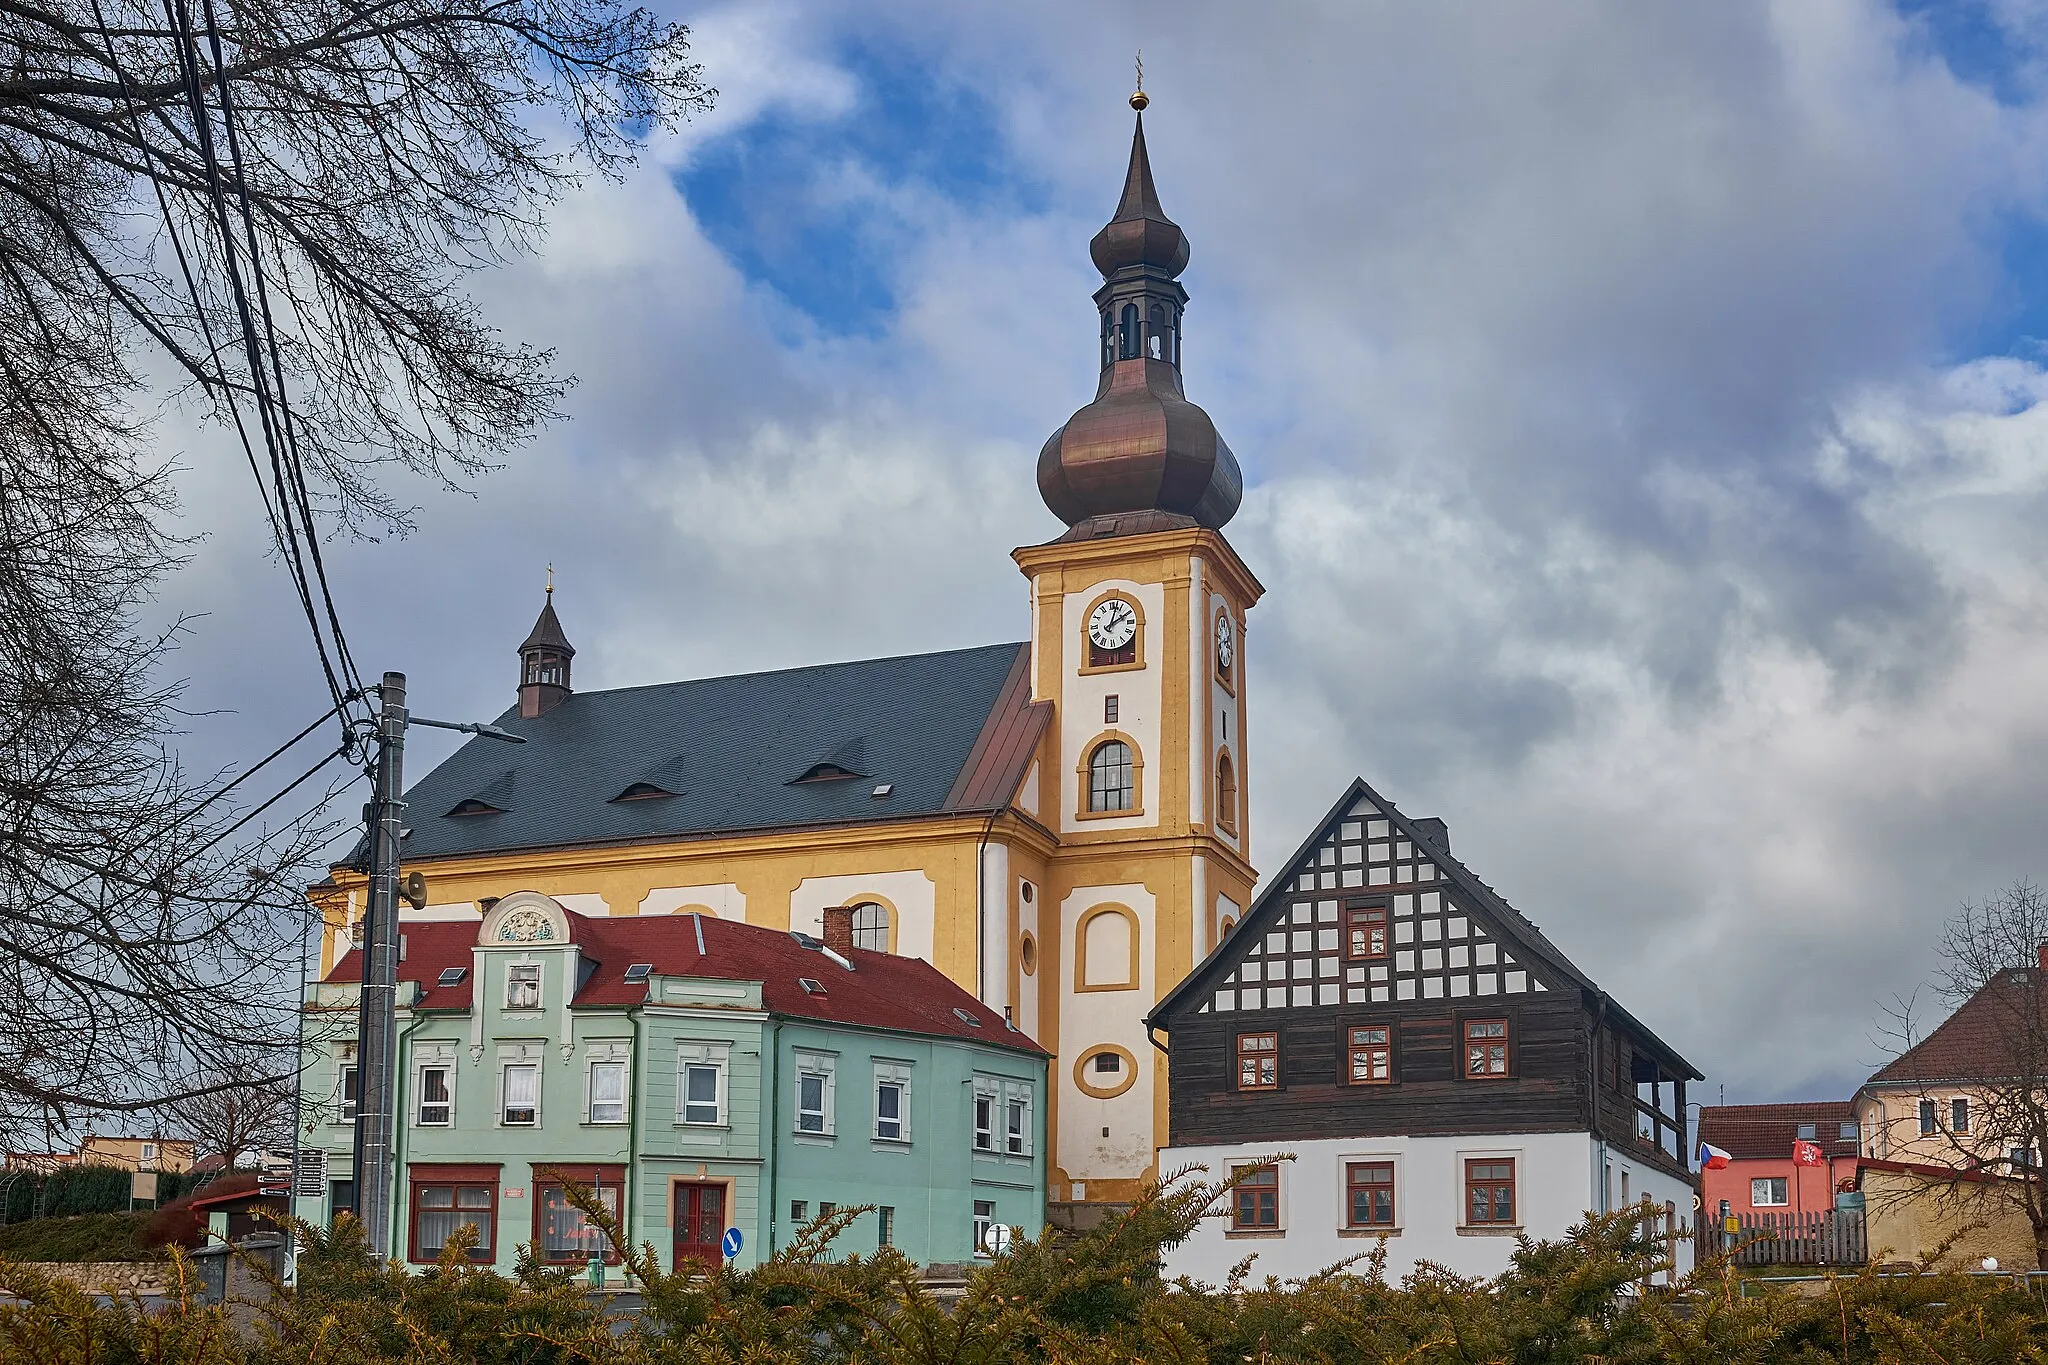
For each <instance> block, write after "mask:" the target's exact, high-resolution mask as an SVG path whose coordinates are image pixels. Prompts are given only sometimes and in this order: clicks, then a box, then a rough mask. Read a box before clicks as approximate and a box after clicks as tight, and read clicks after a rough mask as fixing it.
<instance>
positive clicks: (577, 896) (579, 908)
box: [555, 891, 612, 919]
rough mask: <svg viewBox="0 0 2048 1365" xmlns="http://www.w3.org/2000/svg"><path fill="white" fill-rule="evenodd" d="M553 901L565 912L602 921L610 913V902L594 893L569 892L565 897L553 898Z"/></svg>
mask: <svg viewBox="0 0 2048 1365" xmlns="http://www.w3.org/2000/svg"><path fill="white" fill-rule="evenodd" d="M555 900H556V901H557V902H559V903H560V904H561V905H562V907H563V908H564V909H566V910H569V911H571V912H573V913H575V914H578V915H589V916H591V917H593V918H596V919H603V918H604V917H605V916H606V915H609V914H610V913H611V912H612V907H611V902H610V901H607V900H606V899H605V898H604V897H603V896H600V895H598V894H597V893H596V892H595V891H571V892H570V893H568V894H567V895H564V896H557V897H555Z"/></svg>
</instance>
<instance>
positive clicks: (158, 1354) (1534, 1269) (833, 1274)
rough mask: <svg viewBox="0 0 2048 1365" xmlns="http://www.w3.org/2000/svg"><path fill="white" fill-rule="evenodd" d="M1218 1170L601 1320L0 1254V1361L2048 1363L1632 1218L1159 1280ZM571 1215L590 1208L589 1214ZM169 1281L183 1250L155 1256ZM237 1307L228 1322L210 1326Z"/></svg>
mask: <svg viewBox="0 0 2048 1365" xmlns="http://www.w3.org/2000/svg"><path fill="white" fill-rule="evenodd" d="M1224 1188H1225V1187H1221V1186H1216V1185H1208V1184H1203V1183H1201V1182H1199V1181H1196V1180H1193V1179H1179V1180H1175V1181H1170V1182H1169V1183H1168V1184H1167V1185H1166V1186H1165V1187H1164V1188H1163V1189H1158V1190H1154V1191H1152V1192H1150V1193H1149V1194H1148V1195H1147V1196H1146V1197H1145V1198H1143V1199H1141V1200H1140V1201H1139V1202H1138V1203H1137V1205H1136V1206H1135V1207H1134V1208H1133V1209H1132V1210H1131V1211H1130V1212H1129V1213H1128V1214H1126V1215H1124V1216H1122V1217H1119V1218H1116V1219H1114V1220H1112V1221H1110V1222H1108V1223H1106V1224H1105V1225H1104V1226H1103V1227H1101V1228H1098V1229H1096V1230H1094V1231H1091V1232H1089V1233H1087V1234H1084V1235H1079V1236H1061V1235H1058V1234H1053V1233H1047V1234H1046V1235H1043V1236H1041V1237H1039V1238H1038V1239H1036V1240H1035V1241H1029V1242H1025V1241H1020V1242H1018V1243H1017V1244H1016V1245H1015V1246H1014V1247H1013V1249H1012V1250H1011V1252H1010V1253H1009V1254H1008V1255H1006V1256H1003V1257H1002V1258H1000V1259H998V1260H997V1261H995V1262H993V1263H992V1264H990V1265H988V1266H987V1267H985V1268H983V1269H980V1270H978V1271H976V1272H975V1273H974V1274H973V1275H972V1277H971V1278H970V1280H969V1282H968V1284H967V1287H966V1289H965V1291H964V1292H963V1293H961V1294H960V1295H958V1296H957V1297H955V1298H942V1297H941V1296H939V1295H936V1294H934V1293H933V1292H932V1290H931V1289H930V1288H929V1287H928V1286H927V1285H926V1284H925V1283H924V1282H923V1281H922V1280H921V1279H920V1278H919V1272H918V1268H917V1267H915V1266H913V1265H911V1264H910V1263H909V1262H908V1261H906V1260H904V1258H903V1257H902V1256H901V1255H900V1254H898V1253H897V1252H896V1251H894V1250H893V1249H890V1248H883V1249H882V1250H881V1251H879V1252H877V1253H874V1254H872V1255H866V1254H854V1255H848V1256H846V1257H845V1258H844V1259H843V1260H833V1259H831V1257H830V1255H829V1251H830V1242H831V1240H832V1238H833V1237H834V1236H835V1235H837V1233H839V1232H840V1231H842V1230H843V1229H844V1228H845V1227H846V1226H847V1225H848V1224H849V1223H850V1222H851V1220H852V1219H853V1218H854V1217H855V1216H857V1215H858V1214H859V1213H861V1212H864V1210H855V1209H842V1210H840V1211H838V1212H837V1213H835V1214H834V1215H832V1216H831V1217H830V1218H827V1219H821V1220H819V1221H818V1222H816V1223H814V1224H812V1225H811V1226H810V1227H809V1228H807V1229H806V1230H805V1231H804V1233H803V1234H802V1235H801V1236H800V1237H799V1238H798V1239H797V1241H796V1243H795V1245H793V1246H791V1247H788V1248H786V1249H784V1250H783V1251H781V1252H780V1253H778V1254H777V1255H776V1256H775V1257H774V1259H773V1260H771V1261H769V1262H768V1263H766V1264H764V1265H762V1266H760V1267H758V1268H755V1269H753V1270H749V1271H744V1272H736V1271H732V1270H729V1269H727V1270H720V1271H715V1272H710V1273H703V1272H699V1271H696V1270H694V1269H690V1270H684V1271H681V1272H678V1273H676V1274H668V1273H665V1272H663V1271H662V1270H661V1269H660V1268H659V1265H658V1263H657V1262H656V1259H655V1256H654V1252H653V1249H652V1248H651V1247H649V1248H646V1249H644V1250H641V1251H634V1250H633V1249H631V1248H628V1247H623V1246H619V1242H618V1238H617V1237H616V1236H614V1237H613V1241H614V1245H615V1247H617V1249H619V1250H620V1251H622V1252H623V1253H625V1255H626V1259H627V1262H628V1265H627V1268H628V1271H629V1273H630V1274H631V1275H632V1277H633V1278H634V1279H635V1280H637V1281H638V1284H637V1285H636V1287H637V1288H638V1289H639V1291H640V1295H641V1302H642V1305H643V1307H642V1311H640V1312H639V1313H638V1314H636V1315H630V1316H627V1315H621V1314H618V1313H616V1312H615V1311H614V1310H612V1309H610V1308H609V1307H608V1306H607V1304H606V1303H605V1301H604V1300H603V1296H601V1295H592V1294H590V1293H588V1292H587V1291H586V1290H585V1289H583V1288H582V1287H581V1285H580V1282H579V1280H578V1279H577V1278H576V1277H575V1276H573V1275H571V1274H570V1273H568V1272H566V1271H562V1270H557V1269H550V1268H545V1267H541V1266H537V1265H535V1264H532V1263H531V1262H522V1263H521V1265H520V1267H519V1269H518V1272H517V1274H516V1275H514V1276H511V1277H506V1276H501V1275H498V1274H496V1273H495V1272H493V1271H491V1270H489V1269H485V1268H480V1267H474V1266H470V1265H468V1264H466V1263H464V1262H463V1260H462V1256H463V1253H464V1252H465V1251H466V1250H467V1245H466V1244H467V1242H468V1241H470V1240H471V1236H470V1234H468V1233H467V1232H464V1233H462V1234H459V1235H458V1236H456V1237H454V1238H451V1239H450V1241H449V1245H448V1248H447V1251H446V1254H445V1255H444V1257H443V1259H442V1261H441V1262H440V1264H439V1265H438V1266H436V1267H433V1268H431V1269H430V1270H428V1271H427V1272H426V1273H424V1274H413V1273H409V1272H408V1271H407V1270H405V1269H404V1268H403V1267H400V1266H397V1265H388V1264H380V1263H379V1262H378V1261H377V1260H376V1259H375V1258H374V1257H372V1256H370V1255H369V1254H368V1252H367V1251H366V1249H365V1245H364V1243H363V1240H362V1237H361V1234H360V1230H359V1229H358V1228H357V1227H356V1225H355V1224H354V1222H353V1220H350V1219H347V1218H344V1219H342V1220H340V1221H339V1222H338V1223H337V1225H336V1227H335V1228H334V1229H333V1230H332V1231H323V1230H319V1229H314V1228H310V1227H307V1226H304V1225H302V1224H294V1225H293V1226H292V1231H293V1235H294V1236H295V1237H297V1238H298V1239H299V1242H300V1246H301V1254H300V1260H299V1274H298V1283H297V1286H296V1288H295V1289H291V1290H285V1289H283V1288H282V1287H279V1292H277V1293H276V1294H275V1296H274V1297H271V1298H269V1299H267V1300H266V1301H265V1302H263V1303H262V1304H260V1305H258V1306H256V1307H255V1308H254V1309H253V1310H252V1309H250V1308H247V1307H244V1308H240V1309H231V1308H223V1307H219V1306H205V1305H201V1304H199V1303H197V1302H195V1301H194V1300H193V1299H192V1298H190V1297H189V1296H187V1297H183V1298H180V1299H178V1300H177V1301H175V1302H173V1303H172V1304H171V1305H170V1306H169V1307H168V1308H166V1309H164V1310H162V1311H161V1312H149V1311H145V1310H142V1309H140V1308H138V1307H136V1306H134V1305H127V1304H120V1303H114V1304H104V1305H102V1304H95V1303H93V1302H92V1301H91V1300H89V1299H88V1298H87V1297H85V1296H84V1295H82V1294H80V1293H79V1292H78V1291H77V1290H75V1289H73V1288H71V1287H69V1286H67V1285H63V1284H59V1283H55V1282H52V1281H49V1280H46V1279H43V1278H41V1277H39V1276H38V1275H36V1274H34V1273H33V1272H29V1271H25V1270H23V1269H21V1268H20V1267H18V1266H8V1265H6V1264H0V1290H5V1291H7V1292H9V1293H12V1294H14V1295H17V1296H19V1297H20V1299H21V1300H22V1302H21V1303H20V1304H19V1305H17V1306H6V1305H0V1362H5V1363H6V1365H16V1362H21V1363H22V1365H27V1363H28V1362H34V1365H53V1363H60V1365H99V1362H108V1365H113V1363H114V1362H120V1365H129V1362H146V1365H427V1362H435V1363H436V1365H456V1363H457V1362H460V1363H461V1365H742V1363H743V1362H744V1365H799V1363H801V1365H837V1363H839V1362H845V1365H855V1363H856V1362H858V1363H859V1365H913V1363H914V1365H940V1362H944V1363H945V1365H1083V1363H1084V1362H1086V1363H1087V1365H1097V1363H1098V1362H1103V1363H1108V1362H1138V1361H1144V1362H1175V1363H1182V1362H1185V1363H1187V1365H1193V1363H1194V1362H1201V1365H1241V1363H1246V1362H1258V1363H1259V1365H1266V1363H1267V1362H1298V1363H1299V1365H1337V1363H1338V1362H1347V1363H1348V1362H1354V1361H1366V1362H1376V1363H1378V1365H1394V1363H1395V1362H1400V1363H1401V1365H1482V1362H1484V1363H1486V1365H1505V1363H1508V1362H1512V1363H1513V1365H1665V1363H1667V1362H1668V1363H1670V1365H1709V1362H1712V1365H1723V1363H1724V1362H1727V1363H1730V1365H1822V1363H1823V1362H1833V1363H1834V1365H1925V1362H1933V1361H1939V1362H1945V1365H2048V1310H2044V1307H2043V1304H2042V1302H2041V1301H2040V1300H2039V1299H2037V1298H2036V1297H2034V1296H2033V1295H2031V1294H2030V1293H2029V1292H2028V1291H2027V1290H2026V1289H2024V1288H2022V1287H2018V1286H2016V1285H2015V1284H2014V1283H2013V1282H2012V1281H2011V1280H2009V1279H2005V1278H1993V1277H1971V1276H1963V1275H1954V1274H1937V1273H1931V1272H1929V1273H1914V1274H1906V1275H1889V1276H1883V1275H1879V1274H1877V1273H1876V1272H1874V1271H1872V1272H1866V1273H1863V1274H1860V1275H1852V1276H1843V1277H1840V1278H1836V1279H1832V1280H1829V1281H1826V1282H1824V1283H1823V1284H1822V1285H1821V1291H1822V1292H1820V1293H1814V1294H1788V1293H1783V1292H1779V1291H1775V1290H1761V1291H1759V1290H1758V1289H1757V1288H1756V1287H1755V1286H1749V1287H1748V1292H1744V1287H1743V1285H1742V1284H1741V1282H1739V1281H1736V1280H1733V1279H1731V1278H1729V1277H1726V1276H1724V1275H1723V1274H1721V1273H1720V1271H1719V1269H1718V1268H1717V1267H1713V1266H1708V1267H1705V1268H1703V1269H1702V1270H1700V1271H1698V1272H1696V1273H1695V1274H1693V1275H1692V1276H1690V1277H1688V1278H1687V1279H1685V1280H1683V1281H1682V1282H1681V1283H1679V1284H1677V1285H1675V1286H1664V1285H1661V1284H1659V1285H1656V1286H1651V1285H1650V1283H1649V1282H1650V1280H1651V1278H1652V1277H1654V1276H1660V1275H1662V1274H1663V1273H1664V1272H1665V1271H1666V1270H1668V1266H1667V1265H1666V1263H1665V1262H1664V1260H1663V1258H1662V1251H1661V1247H1660V1245H1659V1244H1658V1243H1656V1242H1654V1241H1646V1240H1643V1238H1642V1236H1641V1234H1640V1231H1639V1228H1640V1226H1641V1224H1640V1223H1639V1222H1638V1219H1639V1218H1640V1214H1639V1213H1637V1212H1624V1213H1621V1214H1616V1215H1611V1216H1608V1217H1603V1218H1589V1219H1588V1220H1587V1221H1586V1222H1585V1223H1584V1224H1583V1225H1581V1226H1579V1227H1577V1228H1574V1229H1572V1231H1571V1233H1570V1234H1569V1235H1568V1236H1567V1237H1565V1238H1564V1239H1562V1240H1560V1241H1557V1242H1548V1243H1545V1242H1521V1243H1518V1244H1517V1248H1516V1250H1515V1253H1514V1256H1513V1263H1512V1265H1511V1266H1510V1268H1509V1269H1508V1270H1507V1271H1506V1272H1505V1273H1504V1274H1502V1275H1500V1276H1497V1277H1495V1278H1494V1279H1492V1280H1490V1281H1478V1280H1468V1279H1462V1278H1460V1277H1458V1276H1455V1275H1452V1274H1450V1273H1449V1272H1447V1271H1443V1270H1439V1269H1428V1268H1425V1269H1423V1270H1422V1271H1420V1272H1418V1273H1416V1274H1414V1275H1411V1276H1409V1277H1408V1278H1406V1279H1405V1280H1403V1281H1401V1282H1400V1283H1398V1284H1390V1283H1388V1282H1387V1281H1386V1279H1385V1276H1384V1275H1383V1273H1382V1271H1383V1269H1384V1255H1383V1253H1380V1252H1374V1253H1372V1254H1369V1255H1368V1256H1367V1257H1365V1258H1364V1259H1363V1260H1362V1262H1360V1263H1359V1264H1355V1265H1347V1266H1345V1267H1340V1268H1336V1269H1332V1270H1330V1271H1326V1272H1324V1273H1322V1274H1319V1275H1314V1276H1310V1277H1309V1278H1307V1279H1305V1280H1300V1281H1292V1282H1285V1283H1282V1282H1279V1281H1275V1280H1271V1279H1267V1280H1263V1281H1255V1280H1253V1279H1252V1278H1251V1277H1250V1275H1249V1274H1248V1273H1247V1272H1246V1271H1245V1270H1244V1269H1243V1268H1240V1270H1239V1272H1238V1273H1237V1274H1235V1275H1233V1276H1232V1278H1231V1279H1230V1281H1229V1282H1228V1283H1226V1284H1223V1285H1202V1284H1195V1283H1192V1282H1189V1281H1187V1280H1168V1279H1166V1278H1165V1277H1164V1276H1163V1275H1162V1274H1161V1272H1160V1251H1161V1248H1162V1247H1164V1246H1168V1245H1171V1244H1173V1243H1175V1242H1177V1241H1178V1240H1180V1239H1182V1238H1184V1237H1186V1236H1187V1235H1188V1233H1189V1231H1190V1230H1191V1229H1192V1228H1193V1227H1194V1226H1195V1223H1196V1220H1197V1219H1199V1218H1200V1217H1202V1216H1203V1215H1204V1213H1205V1211H1207V1210H1209V1209H1210V1208H1211V1207H1213V1205H1214V1204H1215V1202H1216V1199H1217V1197H1218V1195H1219V1194H1220V1193H1222V1192H1223V1190H1224ZM579 1202H581V1204H582V1206H583V1208H584V1211H585V1213H586V1215H589V1216H592V1217H595V1218H597V1219H598V1221H600V1222H608V1220H606V1219H604V1218H603V1217H602V1216H601V1213H600V1211H598V1210H597V1209H596V1206H595V1205H594V1204H592V1203H590V1202H589V1201H587V1200H583V1201H579ZM173 1257H174V1263H173V1267H172V1268H173V1271H174V1273H181V1274H183V1275H184V1276H185V1277H186V1279H187V1281H188V1282H189V1278H190V1266H189V1263H188V1262H186V1261H185V1260H184V1258H183V1256H182V1254H181V1253H173ZM238 1316H239V1317H241V1318H244V1319H252V1320H251V1321H250V1325H249V1327H248V1330H246V1331H243V1332H238V1331H237V1330H236V1329H235V1328H234V1327H233V1326H231V1325H230V1324H231V1323H232V1322H233V1321H235V1319H236V1318H237V1317H238Z"/></svg>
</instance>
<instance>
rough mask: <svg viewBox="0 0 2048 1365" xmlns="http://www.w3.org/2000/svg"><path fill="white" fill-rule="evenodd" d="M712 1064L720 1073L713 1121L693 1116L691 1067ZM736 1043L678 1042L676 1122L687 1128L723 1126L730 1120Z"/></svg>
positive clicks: (712, 1067)
mask: <svg viewBox="0 0 2048 1365" xmlns="http://www.w3.org/2000/svg"><path fill="white" fill-rule="evenodd" d="M692 1067H709V1068H710V1069H711V1070H712V1071H713V1072H714V1073H716V1075H717V1078H718V1079H717V1082H716V1084H717V1089H718V1101H717V1109H716V1113H717V1117H716V1118H715V1119H712V1120H710V1121H708V1122H707V1121H706V1120H704V1119H693V1118H691V1117H690V1069H691V1068H692ZM731 1081H732V1044H731V1043H678V1044H677V1045H676V1124H677V1126H679V1127H683V1128H723V1127H725V1126H726V1125H727V1123H728V1122H729V1121H730V1115H731V1100H732V1090H731Z"/></svg>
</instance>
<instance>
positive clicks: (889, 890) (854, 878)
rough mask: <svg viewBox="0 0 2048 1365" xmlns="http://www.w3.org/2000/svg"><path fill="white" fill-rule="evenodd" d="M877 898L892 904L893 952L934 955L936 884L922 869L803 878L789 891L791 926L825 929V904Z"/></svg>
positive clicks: (811, 931) (816, 931)
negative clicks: (894, 915) (894, 939)
mask: <svg viewBox="0 0 2048 1365" xmlns="http://www.w3.org/2000/svg"><path fill="white" fill-rule="evenodd" d="M877 897H879V898H880V899H882V900H884V901H887V902H888V903H889V904H890V905H893V906H895V907H896V953H897V955H898V956H899V957H918V958H923V959H924V960H925V961H926V962H930V961H931V960H932V944H933V942H934V941H935V940H934V926H935V924H936V921H937V905H938V887H937V885H936V884H935V883H934V882H933V881H932V879H931V875H930V874H929V873H927V872H926V871H925V870H924V869H923V868H921V867H918V868H909V869H906V870H904V871H901V872H853V873H848V874H846V875H843V876H838V877H806V878H804V879H803V881H801V882H799V883H798V884H797V888H796V890H794V891H792V892H790V895H789V927H790V928H792V929H795V930H798V931H800V932H802V933H806V934H821V933H823V932H824V931H825V907H826V906H828V905H853V904H856V903H858V902H860V901H863V900H871V899H874V898H877Z"/></svg>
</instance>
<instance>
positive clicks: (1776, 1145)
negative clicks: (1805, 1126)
mask: <svg viewBox="0 0 2048 1365" xmlns="http://www.w3.org/2000/svg"><path fill="white" fill-rule="evenodd" d="M1855 1122H1856V1110H1855V1108H1854V1106H1852V1105H1851V1104H1850V1103H1849V1102H1848V1101H1847V1100H1814V1101H1812V1102H1811V1103H1807V1104H1710V1105H1704V1106H1702V1107H1701V1109H1700V1127H1699V1140H1700V1141H1701V1142H1711V1143H1713V1144H1714V1145H1715V1146H1716V1147H1719V1148H1720V1149H1721V1150H1722V1151H1724V1152H1726V1153H1728V1155H1730V1156H1732V1157H1736V1158H1738V1159H1743V1158H1759V1157H1763V1158H1777V1159H1789V1158H1790V1157H1791V1155H1792V1144H1793V1143H1794V1142H1796V1141H1798V1140H1799V1125H1800V1124H1802V1123H1810V1124H1812V1125H1813V1137H1812V1139H1811V1141H1813V1142H1817V1143H1819V1144H1820V1148H1821V1150H1822V1151H1823V1152H1826V1153H1827V1154H1828V1155H1829V1156H1853V1155H1855V1153H1856V1151H1857V1140H1856V1139H1855V1138H1853V1137H1852V1138H1846V1139H1845V1138H1843V1136H1842V1125H1843V1124H1845V1123H1848V1124H1854V1123H1855Z"/></svg>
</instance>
